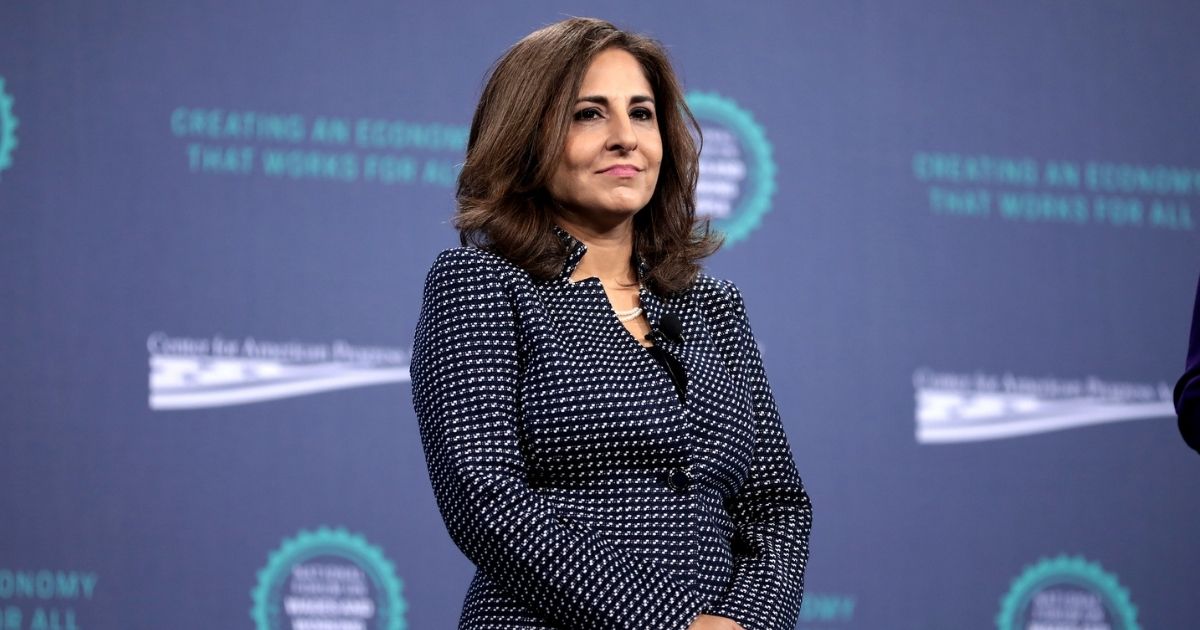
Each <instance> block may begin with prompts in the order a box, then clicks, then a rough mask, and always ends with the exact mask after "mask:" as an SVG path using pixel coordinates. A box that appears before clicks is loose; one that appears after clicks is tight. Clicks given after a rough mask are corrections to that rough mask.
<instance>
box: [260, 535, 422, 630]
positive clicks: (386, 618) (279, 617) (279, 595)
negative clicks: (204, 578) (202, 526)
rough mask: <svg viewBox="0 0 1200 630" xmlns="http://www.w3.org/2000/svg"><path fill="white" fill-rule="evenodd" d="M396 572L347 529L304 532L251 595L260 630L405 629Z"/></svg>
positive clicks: (274, 556) (276, 556)
mask: <svg viewBox="0 0 1200 630" xmlns="http://www.w3.org/2000/svg"><path fill="white" fill-rule="evenodd" d="M402 589H403V585H402V583H401V581H400V578H399V577H397V575H396V568H395V567H394V566H393V565H392V563H391V562H390V561H389V560H388V559H387V558H386V557H385V556H384V555H383V552H382V551H380V550H379V548H378V547H376V546H374V545H371V544H370V543H368V542H367V541H366V540H365V539H364V538H363V537H362V536H359V535H357V534H353V533H350V532H348V531H346V530H344V529H341V528H336V529H331V528H328V527H321V528H319V529H317V530H316V531H312V532H310V531H303V530H302V531H300V533H298V534H297V535H296V536H295V537H294V538H288V539H286V540H284V541H283V544H282V545H281V546H280V547H279V549H277V550H275V551H273V552H271V555H270V557H269V558H268V559H267V566H265V567H263V569H262V570H261V571H259V572H258V584H257V585H256V586H255V587H254V589H253V590H252V591H250V597H251V599H252V600H253V602H254V604H253V607H252V608H251V609H250V618H251V619H253V620H254V627H255V628H256V630H285V629H290V630H368V629H370V630H405V628H406V627H407V624H406V623H405V621H404V612H405V610H406V609H407V605H406V604H405V603H404V597H403V594H402Z"/></svg>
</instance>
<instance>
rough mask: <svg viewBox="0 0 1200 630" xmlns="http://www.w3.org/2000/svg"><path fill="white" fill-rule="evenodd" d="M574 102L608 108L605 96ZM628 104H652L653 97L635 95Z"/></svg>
mask: <svg viewBox="0 0 1200 630" xmlns="http://www.w3.org/2000/svg"><path fill="white" fill-rule="evenodd" d="M575 102H576V103H596V104H597V105H604V106H605V107H608V97H607V96H580V97H579V98H578V99H576V100H575ZM629 102H630V103H650V104H653V103H654V97H652V96H646V95H645V94H635V95H633V96H631V97H629Z"/></svg>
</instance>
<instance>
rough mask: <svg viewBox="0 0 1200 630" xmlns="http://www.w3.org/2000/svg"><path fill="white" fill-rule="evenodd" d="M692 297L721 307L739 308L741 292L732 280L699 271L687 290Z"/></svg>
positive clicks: (703, 302)
mask: <svg viewBox="0 0 1200 630" xmlns="http://www.w3.org/2000/svg"><path fill="white" fill-rule="evenodd" d="M688 293H690V294H691V295H692V296H693V299H695V300H696V301H698V302H700V303H702V304H709V305H715V306H718V307H721V308H725V309H728V308H734V309H738V308H741V304H742V294H741V291H739V290H738V288H737V285H736V284H734V283H733V281H732V280H725V279H722V278H717V277H714V276H710V275H708V274H707V273H703V272H701V273H700V274H698V275H697V276H696V280H695V281H694V282H692V286H691V288H690V289H689V290H688Z"/></svg>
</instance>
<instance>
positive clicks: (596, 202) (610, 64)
mask: <svg viewBox="0 0 1200 630" xmlns="http://www.w3.org/2000/svg"><path fill="white" fill-rule="evenodd" d="M661 163H662V138H661V137H660V136H659V133H658V116H657V115H656V110H655V104H654V92H653V90H652V89H651V88H650V82H649V81H647V80H646V76H645V74H644V73H643V72H642V66H641V64H639V63H638V62H637V60H636V59H634V57H633V55H631V54H629V53H628V52H626V51H625V50H622V49H619V48H610V49H608V50H604V51H602V52H600V53H599V54H598V55H596V57H595V59H593V60H592V63H591V65H589V66H588V69H587V73H586V74H585V75H584V77H583V85H581V86H580V88H579V94H578V96H577V98H576V100H575V106H574V116H573V117H572V120H571V126H570V129H569V130H568V131H567V141H566V145H565V146H564V148H563V153H562V159H560V160H559V163H558V167H557V168H556V169H555V171H554V175H553V176H552V177H551V180H550V186H549V189H550V195H551V196H553V197H554V199H555V200H557V201H558V202H559V203H560V204H561V205H562V206H563V208H564V210H565V211H566V212H569V213H572V214H577V215H581V216H579V218H581V219H585V220H591V221H595V222H599V223H603V224H611V223H612V222H614V221H619V220H622V219H626V218H629V217H632V216H633V215H634V214H636V213H637V211H638V210H641V209H642V208H643V207H645V206H646V204H647V203H649V201H650V197H651V196H652V195H653V194H654V186H655V184H657V182H658V169H659V165H660V164H661Z"/></svg>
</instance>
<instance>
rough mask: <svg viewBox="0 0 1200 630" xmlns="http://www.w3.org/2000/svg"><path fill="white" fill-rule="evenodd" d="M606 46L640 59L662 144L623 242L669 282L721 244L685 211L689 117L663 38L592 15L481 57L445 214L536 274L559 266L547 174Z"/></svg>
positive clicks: (692, 146) (667, 289) (661, 289)
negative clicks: (452, 203) (483, 62)
mask: <svg viewBox="0 0 1200 630" xmlns="http://www.w3.org/2000/svg"><path fill="white" fill-rule="evenodd" d="M614 47H615V48H620V49H622V50H625V51H627V52H628V53H629V54H631V55H633V57H634V58H635V59H637V61H638V63H639V64H641V66H642V70H643V72H645V74H646V79H647V81H648V82H649V83H650V86H651V88H653V90H654V100H655V103H656V109H657V111H658V122H659V133H660V134H661V136H662V144H663V158H662V164H661V166H660V167H659V168H660V170H659V175H658V183H657V185H656V186H655V188H654V194H653V195H652V196H651V198H650V202H649V203H648V204H646V207H644V208H642V209H641V210H640V211H638V213H637V214H636V215H634V219H633V225H634V249H635V251H637V252H638V254H640V255H641V257H642V259H643V260H644V261H645V262H646V263H647V266H648V267H649V273H648V275H647V276H646V277H645V279H644V282H645V283H646V285H647V287H648V288H650V289H651V290H653V291H655V292H656V293H660V294H672V293H678V292H680V291H683V290H685V289H687V288H688V287H689V286H691V284H692V282H693V281H695V279H696V274H698V273H699V272H700V264H699V261H700V260H701V259H702V258H704V257H706V256H709V255H711V254H712V253H713V252H715V251H716V250H717V248H719V247H720V245H721V237H720V236H719V235H718V234H716V233H715V232H713V230H712V228H711V226H710V225H709V222H708V220H707V219H704V220H697V218H696V201H695V193H696V179H697V177H698V175H699V153H700V152H699V146H698V144H697V141H698V140H697V139H699V138H701V135H700V126H699V125H698V124H697V123H696V118H695V117H694V116H692V112H691V110H689V109H688V106H687V103H686V102H684V98H683V91H682V89H681V88H680V86H679V80H678V79H677V78H676V76H675V71H674V70H673V69H672V68H671V63H670V61H669V60H668V59H667V54H666V51H665V50H664V49H663V47H662V45H660V44H659V43H658V42H656V41H654V40H653V39H650V38H648V37H646V36H643V35H638V34H636V33H627V32H625V31H622V30H620V29H618V28H617V27H615V26H613V25H612V24H610V23H608V22H605V21H603V20H597V19H592V18H570V19H567V20H563V21H561V22H557V23H555V24H551V25H550V26H547V27H545V28H542V29H539V30H537V31H534V32H532V33H530V34H529V35H527V36H526V37H525V38H524V39H522V40H521V41H519V42H517V43H516V44H515V45H513V47H512V48H510V49H509V50H508V52H506V53H505V54H504V56H503V57H501V58H500V59H499V60H498V61H497V62H496V63H495V65H494V66H493V67H492V70H491V75H490V76H489V78H488V80H487V84H486V85H485V86H484V88H483V94H482V95H480V97H479V105H478V106H477V107H476V108H475V117H474V119H473V120H472V121H471V135H470V138H469V140H468V141H467V157H466V162H465V163H464V164H463V168H462V171H461V172H460V173H459V176H458V193H457V201H458V211H457V213H456V215H455V217H454V226H455V227H456V228H458V231H459V240H460V241H461V242H462V244H463V245H475V246H476V247H481V248H483V249H487V250H490V251H493V252H495V253H497V254H499V255H501V256H503V257H505V258H507V259H508V260H510V261H512V262H513V263H515V264H516V265H518V266H520V267H521V268H523V269H525V270H526V271H528V272H529V274H530V275H532V276H533V277H535V278H537V279H539V280H547V279H550V278H553V277H555V276H557V275H558V274H559V273H561V272H562V267H563V265H564V264H565V262H566V256H567V255H568V251H567V248H566V246H565V245H564V243H563V242H562V240H561V239H559V238H558V237H557V236H556V235H555V234H554V232H553V226H554V216H555V210H556V209H557V207H558V206H557V204H556V202H555V200H554V199H552V198H551V196H550V193H549V192H548V184H549V182H550V178H551V176H552V175H553V174H554V170H555V167H556V166H557V164H558V162H559V160H560V159H561V157H562V153H563V147H564V144H565V142H566V137H567V131H568V128H569V126H570V124H571V115H572V109H573V107H574V103H575V97H576V94H578V92H579V88H580V86H581V85H582V83H583V77H584V74H585V73H586V72H587V68H588V65H589V64H591V61H592V59H593V58H594V57H595V56H596V55H597V54H598V53H599V52H601V51H603V50H605V49H608V48H614ZM693 131H694V132H695V134H696V135H695V138H693V136H692V132H693Z"/></svg>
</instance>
